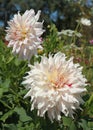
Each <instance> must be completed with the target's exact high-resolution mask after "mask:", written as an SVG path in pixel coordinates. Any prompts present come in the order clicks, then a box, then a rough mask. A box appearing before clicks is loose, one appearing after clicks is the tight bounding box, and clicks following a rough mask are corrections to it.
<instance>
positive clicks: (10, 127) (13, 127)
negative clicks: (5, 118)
mask: <svg viewBox="0 0 93 130" xmlns="http://www.w3.org/2000/svg"><path fill="white" fill-rule="evenodd" d="M3 127H4V128H7V130H17V127H16V125H14V124H4V125H3Z"/></svg>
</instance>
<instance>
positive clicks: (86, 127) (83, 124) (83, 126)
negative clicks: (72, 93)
mask: <svg viewBox="0 0 93 130" xmlns="http://www.w3.org/2000/svg"><path fill="white" fill-rule="evenodd" d="M79 125H80V126H81V127H82V128H83V129H84V130H90V128H89V127H88V124H87V121H86V120H84V119H81V122H79Z"/></svg>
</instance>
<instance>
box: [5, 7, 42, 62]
mask: <svg viewBox="0 0 93 130" xmlns="http://www.w3.org/2000/svg"><path fill="white" fill-rule="evenodd" d="M40 13H41V11H38V12H37V14H36V15H35V12H34V10H33V9H31V10H27V11H26V12H25V13H24V14H23V15H21V14H20V13H19V12H18V14H15V15H14V18H13V19H12V20H10V21H9V22H8V25H9V27H7V28H6V32H7V34H6V37H5V38H6V40H7V41H8V42H9V43H8V47H12V48H13V50H12V52H13V53H14V54H18V55H19V58H21V59H27V60H30V59H31V57H32V56H33V55H34V54H37V49H38V48H40V49H43V48H42V46H41V44H42V40H41V35H42V34H43V32H44V30H43V29H42V27H43V22H38V20H39V17H40Z"/></svg>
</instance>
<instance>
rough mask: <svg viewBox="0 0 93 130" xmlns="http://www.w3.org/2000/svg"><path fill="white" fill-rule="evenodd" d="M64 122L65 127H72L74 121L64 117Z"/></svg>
mask: <svg viewBox="0 0 93 130" xmlns="http://www.w3.org/2000/svg"><path fill="white" fill-rule="evenodd" d="M62 120H63V125H64V126H68V127H69V126H70V125H71V123H72V119H71V118H69V117H62Z"/></svg>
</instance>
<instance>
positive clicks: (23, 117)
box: [14, 107, 32, 122]
mask: <svg viewBox="0 0 93 130" xmlns="http://www.w3.org/2000/svg"><path fill="white" fill-rule="evenodd" d="M14 111H15V112H17V114H18V115H19V118H20V121H22V122H26V121H30V120H32V118H31V117H30V116H28V115H27V114H26V111H25V109H24V108H21V107H16V108H15V109H14Z"/></svg>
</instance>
